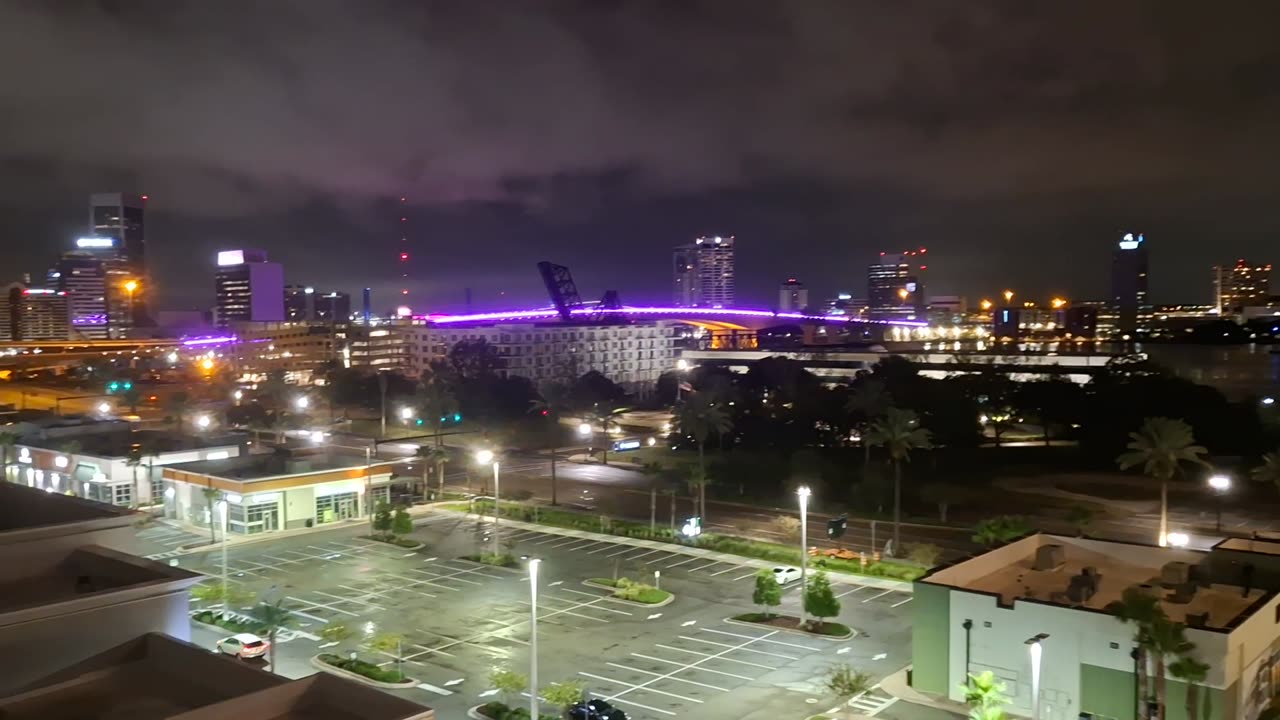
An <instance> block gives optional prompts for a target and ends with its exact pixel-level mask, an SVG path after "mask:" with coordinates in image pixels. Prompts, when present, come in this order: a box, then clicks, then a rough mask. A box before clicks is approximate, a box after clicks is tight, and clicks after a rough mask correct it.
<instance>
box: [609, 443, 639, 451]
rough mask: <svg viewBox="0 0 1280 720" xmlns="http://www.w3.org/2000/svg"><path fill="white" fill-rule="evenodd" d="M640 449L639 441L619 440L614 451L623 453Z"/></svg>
mask: <svg viewBox="0 0 1280 720" xmlns="http://www.w3.org/2000/svg"><path fill="white" fill-rule="evenodd" d="M639 448H640V441H639V440H619V441H618V442H616V443H614V444H613V449H614V451H616V452H622V451H623V450H637V449H639Z"/></svg>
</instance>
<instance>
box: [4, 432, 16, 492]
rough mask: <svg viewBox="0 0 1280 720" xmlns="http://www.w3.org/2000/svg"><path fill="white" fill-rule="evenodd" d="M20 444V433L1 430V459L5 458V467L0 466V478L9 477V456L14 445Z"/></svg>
mask: <svg viewBox="0 0 1280 720" xmlns="http://www.w3.org/2000/svg"><path fill="white" fill-rule="evenodd" d="M17 444H18V433H15V432H10V431H8V430H0V460H3V467H0V473H3V475H0V480H8V479H9V456H10V455H11V454H12V453H13V446H14V445H17Z"/></svg>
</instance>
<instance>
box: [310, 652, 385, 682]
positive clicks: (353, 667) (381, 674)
mask: <svg viewBox="0 0 1280 720" xmlns="http://www.w3.org/2000/svg"><path fill="white" fill-rule="evenodd" d="M320 662H322V663H324V664H326V665H332V666H333V667H336V668H338V669H340V670H346V671H347V672H353V673H355V674H357V675H360V676H363V677H367V678H369V679H370V680H377V681H378V682H385V683H398V682H404V681H405V680H406V679H407V678H405V676H404V673H402V672H400V671H399V670H396V669H394V668H393V669H390V670H387V669H383V668H380V667H378V666H377V665H374V664H373V663H371V662H368V661H366V660H359V659H356V660H352V659H351V658H344V657H342V656H341V655H333V654H330V653H325V654H323V655H321V656H320Z"/></svg>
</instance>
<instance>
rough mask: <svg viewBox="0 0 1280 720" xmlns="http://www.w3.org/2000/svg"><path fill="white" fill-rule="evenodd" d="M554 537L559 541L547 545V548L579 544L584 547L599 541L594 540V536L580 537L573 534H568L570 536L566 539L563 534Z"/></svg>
mask: <svg viewBox="0 0 1280 720" xmlns="http://www.w3.org/2000/svg"><path fill="white" fill-rule="evenodd" d="M555 539H557V540H559V541H560V542H558V543H555V544H554V545H548V546H547V548H548V549H551V548H562V547H565V546H567V545H579V546H582V547H586V546H587V545H594V544H596V543H598V542H600V541H599V540H596V539H594V538H580V537H574V536H570V537H569V538H568V539H567V540H566V539H565V538H564V536H563V535H557V536H556V537H555Z"/></svg>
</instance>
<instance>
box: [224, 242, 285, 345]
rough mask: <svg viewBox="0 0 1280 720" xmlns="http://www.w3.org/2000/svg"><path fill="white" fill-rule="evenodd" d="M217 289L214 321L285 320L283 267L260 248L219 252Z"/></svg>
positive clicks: (226, 322) (227, 322)
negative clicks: (269, 259) (270, 260)
mask: <svg viewBox="0 0 1280 720" xmlns="http://www.w3.org/2000/svg"><path fill="white" fill-rule="evenodd" d="M214 291H215V294H216V304H215V306H214V312H215V318H214V323H215V324H216V325H217V326H218V327H220V328H225V327H228V326H229V325H231V324H232V323H243V322H283V321H284V268H283V267H282V266H281V265H280V263H274V262H269V261H268V260H267V254H266V253H265V252H263V251H261V250H224V251H222V252H219V253H218V270H217V273H216V275H215V276H214Z"/></svg>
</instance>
